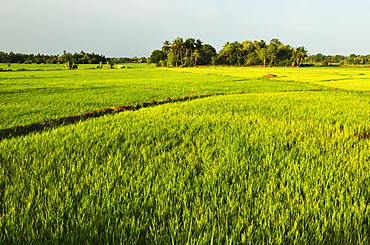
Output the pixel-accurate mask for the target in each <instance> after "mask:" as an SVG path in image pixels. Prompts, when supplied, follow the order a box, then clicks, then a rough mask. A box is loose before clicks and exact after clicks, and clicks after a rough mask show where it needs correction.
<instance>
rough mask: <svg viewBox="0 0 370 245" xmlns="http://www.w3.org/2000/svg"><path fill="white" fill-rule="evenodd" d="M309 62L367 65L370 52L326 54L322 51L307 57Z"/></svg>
mask: <svg viewBox="0 0 370 245" xmlns="http://www.w3.org/2000/svg"><path fill="white" fill-rule="evenodd" d="M306 62H307V63H310V64H314V65H323V66H328V65H341V66H343V65H366V64H368V65H369V64H370V54H368V55H357V54H350V55H349V56H345V55H324V54H322V53H318V54H314V55H310V56H308V57H307V59H306Z"/></svg>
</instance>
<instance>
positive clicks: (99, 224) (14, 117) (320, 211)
mask: <svg viewBox="0 0 370 245" xmlns="http://www.w3.org/2000/svg"><path fill="white" fill-rule="evenodd" d="M369 71H370V70H368V69H366V68H361V69H360V68H351V69H349V68H316V67H310V68H262V67H248V68H237V67H203V68H176V69H175V68H155V67H151V66H147V67H142V66H139V67H137V68H132V69H122V70H107V69H103V70H89V69H86V70H84V69H81V70H76V71H63V70H49V71H18V72H2V73H0V94H1V98H2V100H1V102H0V108H1V109H0V113H1V114H0V117H1V120H0V123H1V127H0V129H4V128H6V127H13V126H17V125H27V124H31V123H35V122H41V121H43V120H50V119H53V118H58V117H63V116H68V115H73V114H78V113H83V112H86V111H89V110H98V109H102V108H108V107H113V106H118V105H128V104H132V103H136V102H142V101H150V100H161V99H164V98H166V97H176V96H180V97H181V96H189V95H204V94H206V93H220V94H221V93H222V94H223V95H220V94H219V95H214V96H210V97H205V98H199V99H194V100H188V101H183V102H173V103H167V104H162V105H158V106H152V107H149V108H143V109H140V110H136V111H126V112H122V113H119V114H115V115H105V116H103V117H99V118H93V119H89V120H86V121H81V122H78V123H74V124H70V125H64V126H59V127H52V128H48V129H46V130H44V131H42V132H34V133H30V134H27V135H23V136H18V137H9V138H7V139H2V140H1V141H0V215H1V216H0V243H3V244H12V243H14V244H21V243H28V244H45V243H60V244H81V243H88V244H103V243H104V244H117V243H123V244H368V243H369V242H370V220H369V215H370V120H369V119H370V94H368V93H367V91H369V90H370V89H369V88H370V84H369V82H368V81H369V80H368V79H370V72H369ZM268 73H271V74H276V75H278V76H277V77H275V78H268V79H267V78H262V76H263V75H265V74H268ZM360 74H363V75H360ZM31 75H33V76H31ZM340 78H342V79H340ZM360 79H361V80H360ZM337 85H338V86H337ZM339 85H341V86H339ZM332 87H334V88H335V87H338V88H340V89H339V90H336V89H331V88H332ZM353 90H356V91H353ZM240 92H244V93H243V94H240ZM3 98H5V99H3Z"/></svg>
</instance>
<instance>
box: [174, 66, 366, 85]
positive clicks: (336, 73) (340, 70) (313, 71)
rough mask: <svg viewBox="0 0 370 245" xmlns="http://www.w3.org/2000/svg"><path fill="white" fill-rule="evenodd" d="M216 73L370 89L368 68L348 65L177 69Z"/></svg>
mask: <svg viewBox="0 0 370 245" xmlns="http://www.w3.org/2000/svg"><path fill="white" fill-rule="evenodd" d="M187 70H189V71H191V72H192V73H202V74H207V73H217V74H222V75H224V76H232V77H242V78H257V77H261V74H274V75H277V76H276V77H274V78H271V80H275V81H295V82H305V83H314V84H319V85H325V86H328V87H333V88H340V89H349V90H358V91H370V69H369V68H358V67H354V68H349V67H300V68H297V67H296V68H292V67H227V66H226V67H203V68H200V69H192V68H183V69H178V71H187Z"/></svg>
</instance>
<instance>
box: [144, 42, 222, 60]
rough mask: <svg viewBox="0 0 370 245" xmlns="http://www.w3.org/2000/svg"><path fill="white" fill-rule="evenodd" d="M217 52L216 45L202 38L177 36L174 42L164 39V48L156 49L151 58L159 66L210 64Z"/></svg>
mask: <svg viewBox="0 0 370 245" xmlns="http://www.w3.org/2000/svg"><path fill="white" fill-rule="evenodd" d="M216 54H217V53H216V49H215V48H214V47H212V46H211V45H210V44H204V43H203V41H202V40H200V39H195V38H187V39H183V38H181V37H177V38H175V39H174V40H173V41H172V42H170V41H164V42H163V46H162V49H160V50H154V51H153V52H152V54H151V56H150V58H149V60H150V62H151V63H156V64H157V65H158V66H198V65H210V64H211V62H212V58H213V57H214V56H215V55H216Z"/></svg>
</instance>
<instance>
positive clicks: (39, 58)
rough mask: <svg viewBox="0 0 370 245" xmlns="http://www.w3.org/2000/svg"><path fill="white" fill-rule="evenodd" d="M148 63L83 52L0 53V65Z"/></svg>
mask: <svg viewBox="0 0 370 245" xmlns="http://www.w3.org/2000/svg"><path fill="white" fill-rule="evenodd" d="M108 62H110V63H147V62H148V60H147V58H145V57H141V58H138V57H133V58H127V57H121V58H106V57H105V56H104V55H101V54H95V53H87V52H84V51H81V52H80V53H74V54H72V53H68V52H67V51H63V54H62V55H45V54H37V55H34V54H21V53H13V52H12V51H11V52H9V53H6V52H1V51H0V63H8V64H11V63H20V64H32V63H36V64H67V63H68V64H69V63H70V64H72V63H74V64H101V63H108Z"/></svg>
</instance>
